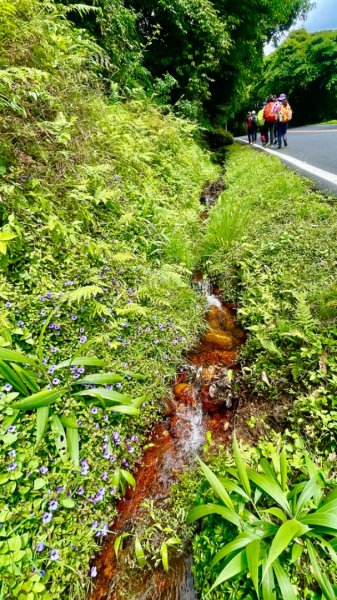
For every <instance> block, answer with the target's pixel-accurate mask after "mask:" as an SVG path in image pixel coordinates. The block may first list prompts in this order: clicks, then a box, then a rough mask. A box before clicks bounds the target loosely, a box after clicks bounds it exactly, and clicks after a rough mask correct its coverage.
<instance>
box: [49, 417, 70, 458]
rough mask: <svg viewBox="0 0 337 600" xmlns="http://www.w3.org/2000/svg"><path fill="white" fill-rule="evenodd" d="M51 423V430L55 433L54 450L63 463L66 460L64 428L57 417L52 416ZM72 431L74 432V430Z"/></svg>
mask: <svg viewBox="0 0 337 600" xmlns="http://www.w3.org/2000/svg"><path fill="white" fill-rule="evenodd" d="M51 421H52V426H53V429H54V431H55V432H56V436H55V445H56V448H57V450H58V452H59V454H60V456H61V458H62V459H63V460H64V461H65V460H67V442H66V432H65V431H64V427H63V425H62V423H61V421H60V419H59V417H58V416H57V415H55V414H53V415H52V416H51ZM73 431H75V429H74V430H73Z"/></svg>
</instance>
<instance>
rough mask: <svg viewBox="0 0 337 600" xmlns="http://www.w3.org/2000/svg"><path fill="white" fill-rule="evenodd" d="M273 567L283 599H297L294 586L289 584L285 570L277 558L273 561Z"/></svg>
mask: <svg viewBox="0 0 337 600" xmlns="http://www.w3.org/2000/svg"><path fill="white" fill-rule="evenodd" d="M273 569H274V573H275V575H276V579H277V583H278V584H279V588H280V590H281V594H282V598H283V600H298V596H297V594H295V592H294V588H293V586H292V584H291V581H290V579H289V577H288V575H287V573H286V572H285V570H284V569H283V568H282V567H281V565H280V563H279V561H278V560H275V561H274V563H273Z"/></svg>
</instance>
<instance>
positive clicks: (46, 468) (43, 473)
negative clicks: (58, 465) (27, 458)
mask: <svg viewBox="0 0 337 600" xmlns="http://www.w3.org/2000/svg"><path fill="white" fill-rule="evenodd" d="M39 471H40V473H41V475H45V474H46V473H48V467H40V469H39Z"/></svg>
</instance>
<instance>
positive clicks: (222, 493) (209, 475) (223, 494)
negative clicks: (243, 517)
mask: <svg viewBox="0 0 337 600" xmlns="http://www.w3.org/2000/svg"><path fill="white" fill-rule="evenodd" d="M198 462H199V465H200V467H201V469H202V472H203V474H204V475H205V477H206V479H207V481H208V483H209V484H210V486H211V488H212V490H213V491H214V492H215V493H216V495H217V496H219V498H220V499H221V500H222V501H223V503H224V504H225V505H226V506H227V507H228V508H229V509H230V510H231V511H234V505H233V502H232V500H231V498H230V496H229V494H228V493H227V491H226V489H225V488H224V486H223V485H222V483H221V481H220V479H218V477H217V476H216V475H214V473H213V471H211V469H210V468H209V467H208V466H207V465H205V463H204V462H202V460H201V459H200V458H198Z"/></svg>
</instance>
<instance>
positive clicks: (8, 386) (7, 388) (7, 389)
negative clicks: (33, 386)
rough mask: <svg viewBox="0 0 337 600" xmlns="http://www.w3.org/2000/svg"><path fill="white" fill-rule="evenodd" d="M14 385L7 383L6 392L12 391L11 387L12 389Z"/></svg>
mask: <svg viewBox="0 0 337 600" xmlns="http://www.w3.org/2000/svg"><path fill="white" fill-rule="evenodd" d="M12 387H13V386H12V385H11V384H10V383H6V384H5V385H4V390H5V392H10V391H11V389H12Z"/></svg>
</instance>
